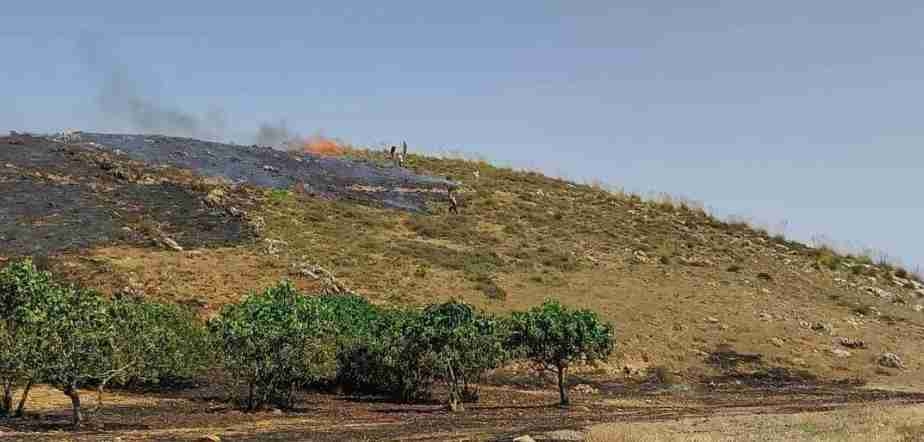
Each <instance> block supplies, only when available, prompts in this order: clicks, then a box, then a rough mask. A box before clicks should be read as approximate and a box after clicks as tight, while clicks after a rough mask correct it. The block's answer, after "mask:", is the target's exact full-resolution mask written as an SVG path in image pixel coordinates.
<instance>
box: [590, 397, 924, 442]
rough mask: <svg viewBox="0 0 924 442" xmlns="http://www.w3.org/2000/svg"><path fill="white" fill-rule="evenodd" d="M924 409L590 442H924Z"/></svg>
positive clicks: (678, 424) (692, 423) (593, 433)
mask: <svg viewBox="0 0 924 442" xmlns="http://www.w3.org/2000/svg"><path fill="white" fill-rule="evenodd" d="M921 440H924V406H920V405H917V406H894V407H885V406H873V407H863V408H848V409H843V410H837V411H831V412H822V413H801V414H793V415H746V416H729V417H722V416H720V417H712V418H697V419H683V420H678V421H672V422H652V423H620V424H603V425H597V426H594V427H591V428H590V429H589V431H588V434H587V441H588V442H667V441H687V442H720V441H721V442H748V441H754V442H758V441H759V442H776V441H779V442H801V441H805V442H808V441H818V442H823V441H830V442H834V441H855V442H875V441H882V442H885V441H889V442H893V441H909V442H910V441H921Z"/></svg>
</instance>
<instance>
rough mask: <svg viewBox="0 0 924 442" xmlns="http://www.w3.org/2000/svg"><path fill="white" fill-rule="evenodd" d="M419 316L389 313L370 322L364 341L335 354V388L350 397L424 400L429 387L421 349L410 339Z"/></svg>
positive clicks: (430, 377)
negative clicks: (336, 355)
mask: <svg viewBox="0 0 924 442" xmlns="http://www.w3.org/2000/svg"><path fill="white" fill-rule="evenodd" d="M419 321H420V312H419V311H416V310H410V309H389V310H383V311H381V312H380V314H379V316H378V318H377V319H376V320H375V321H373V322H372V324H371V325H372V331H371V333H369V334H368V335H367V336H366V339H364V340H362V341H361V342H359V343H357V345H355V346H353V347H352V348H347V349H345V350H344V351H343V352H341V353H340V354H338V358H337V363H338V373H337V381H338V384H339V385H340V386H341V387H343V388H345V389H346V390H347V391H349V392H352V393H364V394H381V395H387V396H388V397H390V398H392V399H395V400H399V401H403V402H411V401H417V400H421V399H427V398H429V395H430V389H431V386H432V384H433V379H434V374H433V370H432V367H431V366H430V365H428V364H427V363H426V360H425V358H426V356H427V355H426V352H425V349H424V348H423V347H422V346H420V345H418V342H417V341H416V340H415V339H413V330H414V327H415V324H416V323H417V322H419Z"/></svg>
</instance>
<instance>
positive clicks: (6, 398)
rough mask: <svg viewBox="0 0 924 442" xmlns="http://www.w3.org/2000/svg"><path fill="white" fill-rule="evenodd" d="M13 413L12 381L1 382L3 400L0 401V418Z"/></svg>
mask: <svg viewBox="0 0 924 442" xmlns="http://www.w3.org/2000/svg"><path fill="white" fill-rule="evenodd" d="M12 412H13V381H12V380H10V381H5V382H3V398H2V399H0V416H6V415H8V414H10V413H12Z"/></svg>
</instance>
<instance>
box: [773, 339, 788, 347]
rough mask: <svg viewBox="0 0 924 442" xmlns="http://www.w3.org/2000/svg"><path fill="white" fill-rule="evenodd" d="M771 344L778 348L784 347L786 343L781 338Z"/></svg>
mask: <svg viewBox="0 0 924 442" xmlns="http://www.w3.org/2000/svg"><path fill="white" fill-rule="evenodd" d="M770 342H771V343H772V344H773V345H775V346H777V347H782V346H783V345H785V344H786V341H784V340H783V339H781V338H773V339H771V340H770Z"/></svg>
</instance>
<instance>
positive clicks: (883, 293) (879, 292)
mask: <svg viewBox="0 0 924 442" xmlns="http://www.w3.org/2000/svg"><path fill="white" fill-rule="evenodd" d="M863 290H864V291H866V292H868V293H872V294H874V295H876V296H878V297H880V298H882V299H892V298H894V297H895V295H894V294H893V293H892V292H889V291H886V290H883V289H881V288H879V287H871V286H867V287H863Z"/></svg>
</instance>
